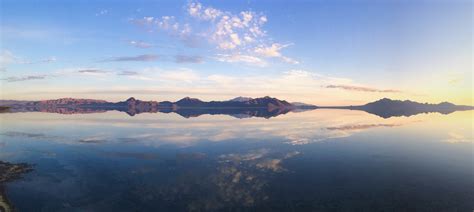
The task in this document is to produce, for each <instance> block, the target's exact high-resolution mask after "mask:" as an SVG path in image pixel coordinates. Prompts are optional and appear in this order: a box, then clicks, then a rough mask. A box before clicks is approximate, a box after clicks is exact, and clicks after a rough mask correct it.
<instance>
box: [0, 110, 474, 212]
mask: <svg viewBox="0 0 474 212" xmlns="http://www.w3.org/2000/svg"><path fill="white" fill-rule="evenodd" d="M473 114H474V113H473V112H472V111H463V112H454V113H452V114H448V115H442V114H437V113H431V114H419V115H416V116H410V117H392V118H388V119H383V118H380V117H378V116H375V115H371V114H368V113H365V112H362V111H350V110H313V111H307V112H301V113H293V112H292V113H288V114H284V115H280V116H277V117H272V118H270V119H265V118H257V117H253V118H243V119H237V118H235V117H231V116H226V115H203V116H199V117H194V118H189V119H186V118H183V117H181V116H179V115H177V114H165V113H143V114H139V115H136V116H133V117H130V116H128V115H126V114H124V113H120V112H106V113H97V114H73V115H64V114H54V113H40V112H30V113H6V114H0V121H1V123H0V124H1V129H0V160H2V161H7V162H15V163H20V162H26V163H30V164H34V171H33V172H30V173H28V174H26V175H25V176H24V178H23V179H21V180H18V181H15V182H12V183H9V184H7V185H6V194H7V197H8V199H9V200H10V203H11V204H12V205H13V206H14V207H15V208H16V209H18V210H19V211H204V210H223V211H242V210H251V211H328V210H329V211H369V210H370V211H384V210H385V211H472V209H473V208H474V180H473V179H474V176H473V171H474V167H473V140H474V139H473V125H472V124H473V120H474V119H473Z"/></svg>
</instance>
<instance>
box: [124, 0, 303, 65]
mask: <svg viewBox="0 0 474 212" xmlns="http://www.w3.org/2000/svg"><path fill="white" fill-rule="evenodd" d="M186 14H187V15H188V16H189V17H191V19H189V18H188V19H185V18H181V19H179V20H178V18H179V17H181V16H162V17H161V18H157V17H150V16H147V17H143V18H142V19H137V20H135V19H134V20H133V22H134V23H137V24H139V25H147V26H151V29H150V30H151V31H153V29H155V28H158V29H160V30H164V31H166V32H167V33H169V34H170V35H172V36H175V37H177V38H178V39H179V40H182V41H184V42H185V43H186V44H191V45H192V44H194V45H193V46H195V44H196V43H197V41H202V40H207V41H208V43H209V44H211V45H212V46H213V47H214V48H215V50H216V51H218V53H219V54H222V55H230V56H225V57H217V60H218V61H222V62H230V63H235V62H236V61H239V62H243V63H245V64H251V65H254V64H259V65H260V66H264V65H266V64H267V62H266V61H265V58H278V59H280V60H281V61H283V62H285V63H291V64H298V63H299V62H298V61H297V60H295V59H292V58H290V57H287V56H284V55H283V54H282V53H281V50H282V49H283V48H286V47H288V46H290V45H288V44H286V45H282V44H280V43H276V42H273V41H272V39H271V38H270V37H268V36H267V32H266V31H265V30H264V25H265V24H266V22H267V21H268V18H267V16H265V15H264V14H262V13H258V12H254V11H240V12H237V13H234V12H230V11H224V10H220V9H216V8H214V7H211V6H205V5H203V4H201V3H200V2H198V1H191V2H189V3H188V4H187V5H186ZM263 64H264V65H263Z"/></svg>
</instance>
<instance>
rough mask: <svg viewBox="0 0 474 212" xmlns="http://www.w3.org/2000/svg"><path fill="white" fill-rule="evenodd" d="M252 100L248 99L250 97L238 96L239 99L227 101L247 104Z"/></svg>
mask: <svg viewBox="0 0 474 212" xmlns="http://www.w3.org/2000/svg"><path fill="white" fill-rule="evenodd" d="M252 99H253V98H250V97H243V96H239V97H235V98H233V99H231V100H229V101H231V102H247V101H250V100H252Z"/></svg>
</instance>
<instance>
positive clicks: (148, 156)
mask: <svg viewBox="0 0 474 212" xmlns="http://www.w3.org/2000/svg"><path fill="white" fill-rule="evenodd" d="M102 154H103V155H105V156H109V157H117V158H132V159H138V160H155V159H157V158H158V155H157V154H155V153H147V152H105V153H102Z"/></svg>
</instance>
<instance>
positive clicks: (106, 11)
mask: <svg viewBox="0 0 474 212" xmlns="http://www.w3.org/2000/svg"><path fill="white" fill-rule="evenodd" d="M108 13H109V11H108V10H101V11H99V12H97V13H96V14H95V16H103V15H107V14H108Z"/></svg>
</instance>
